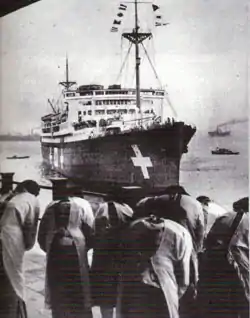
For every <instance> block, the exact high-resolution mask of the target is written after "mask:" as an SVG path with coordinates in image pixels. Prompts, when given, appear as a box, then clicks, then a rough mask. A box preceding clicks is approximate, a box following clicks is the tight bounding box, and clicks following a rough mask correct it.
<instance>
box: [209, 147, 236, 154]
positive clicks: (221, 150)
mask: <svg viewBox="0 0 250 318" xmlns="http://www.w3.org/2000/svg"><path fill="white" fill-rule="evenodd" d="M211 153H212V155H238V154H239V151H232V150H229V149H226V148H219V147H216V149H215V150H212V151H211Z"/></svg>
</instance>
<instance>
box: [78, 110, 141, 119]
mask: <svg viewBox="0 0 250 318" xmlns="http://www.w3.org/2000/svg"><path fill="white" fill-rule="evenodd" d="M134 113H135V109H109V110H107V112H106V114H108V115H112V114H134ZM82 115H83V116H86V115H89V116H91V115H92V110H88V111H83V112H81V111H78V117H81V116H82ZM95 115H105V110H96V111H95Z"/></svg>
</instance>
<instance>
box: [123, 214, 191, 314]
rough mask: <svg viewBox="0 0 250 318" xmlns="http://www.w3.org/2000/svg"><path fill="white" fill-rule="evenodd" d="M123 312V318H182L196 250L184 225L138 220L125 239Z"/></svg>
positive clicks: (168, 221)
mask: <svg viewBox="0 0 250 318" xmlns="http://www.w3.org/2000/svg"><path fill="white" fill-rule="evenodd" d="M124 246H125V248H126V250H125V251H126V253H125V255H126V258H125V262H124V264H125V265H124V269H123V272H122V288H121V290H122V293H121V294H120V295H119V303H120V307H119V311H120V313H121V317H123V318H134V317H137V315H138V314H139V312H140V314H141V317H142V316H143V317H151V316H152V317H153V316H155V317H171V318H178V317H179V312H178V310H179V299H180V298H181V297H182V296H183V294H184V293H185V291H186V290H187V288H188V286H189V282H190V258H191V253H192V249H193V245H192V239H191V236H190V234H189V233H188V231H187V230H186V229H185V228H184V227H183V226H182V225H180V224H178V223H176V222H174V221H171V220H164V219H160V220H159V219H157V218H156V219H154V218H152V217H148V218H143V219H139V220H136V221H134V222H133V223H132V224H131V226H130V228H129V230H128V231H127V233H126V238H125V239H124Z"/></svg>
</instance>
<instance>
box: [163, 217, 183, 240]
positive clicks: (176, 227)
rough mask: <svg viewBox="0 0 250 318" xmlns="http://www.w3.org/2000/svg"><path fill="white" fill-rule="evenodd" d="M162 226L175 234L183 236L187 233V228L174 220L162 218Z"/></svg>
mask: <svg viewBox="0 0 250 318" xmlns="http://www.w3.org/2000/svg"><path fill="white" fill-rule="evenodd" d="M164 226H165V228H166V229H167V230H168V231H171V232H172V233H173V234H174V235H176V236H180V237H183V236H186V235H187V234H188V235H189V232H188V230H187V229H185V227H184V226H182V225H181V224H179V223H177V222H175V221H172V220H167V219H164Z"/></svg>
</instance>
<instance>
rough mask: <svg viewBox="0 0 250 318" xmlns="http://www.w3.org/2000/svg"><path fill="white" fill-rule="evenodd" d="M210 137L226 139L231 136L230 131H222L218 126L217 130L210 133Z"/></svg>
mask: <svg viewBox="0 0 250 318" xmlns="http://www.w3.org/2000/svg"><path fill="white" fill-rule="evenodd" d="M208 134H209V136H210V137H225V136H229V135H230V134H231V131H230V130H222V129H221V128H220V126H217V128H216V130H213V131H209V132H208Z"/></svg>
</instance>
